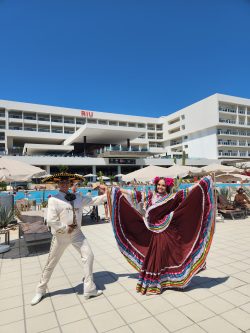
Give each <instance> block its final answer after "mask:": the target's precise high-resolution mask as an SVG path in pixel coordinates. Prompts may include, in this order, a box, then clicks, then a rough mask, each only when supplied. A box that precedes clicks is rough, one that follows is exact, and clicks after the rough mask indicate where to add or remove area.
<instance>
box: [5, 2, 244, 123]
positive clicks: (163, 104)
mask: <svg viewBox="0 0 250 333" xmlns="http://www.w3.org/2000/svg"><path fill="white" fill-rule="evenodd" d="M249 17H250V0H209V1H208V0H207V1H205V0H189V1H187V0H174V1H173V0H88V1H87V0H86V1H85V0H0V45H1V51H0V99H6V100H15V101H21V102H31V103H38V104H48V105H56V106H65V107H75V108H80V109H89V110H96V111H104V112H113V113H124V114H133V115H142V116H155V117H157V116H161V115H167V114H169V113H171V112H174V111H176V110H178V109H180V108H182V107H185V106H187V105H189V104H192V103H194V102H196V101H198V100H200V99H202V98H204V97H207V96H209V95H211V94H214V93H216V92H219V93H223V94H229V95H234V96H240V97H246V98H250V90H249V87H250V24H249V20H250V19H249Z"/></svg>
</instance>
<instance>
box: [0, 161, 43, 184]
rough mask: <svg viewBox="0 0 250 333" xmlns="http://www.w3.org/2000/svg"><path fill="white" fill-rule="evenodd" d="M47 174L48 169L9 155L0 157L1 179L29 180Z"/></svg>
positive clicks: (9, 180) (13, 180)
mask: <svg viewBox="0 0 250 333" xmlns="http://www.w3.org/2000/svg"><path fill="white" fill-rule="evenodd" d="M44 174H46V171H45V170H43V169H41V168H38V167H35V166H33V165H30V164H27V163H24V162H20V161H17V160H14V159H11V158H9V157H5V156H4V157H2V156H1V157H0V181H5V182H17V181H29V180H30V179H31V178H35V177H39V176H42V175H44Z"/></svg>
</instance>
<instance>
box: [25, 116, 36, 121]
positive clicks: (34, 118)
mask: <svg viewBox="0 0 250 333" xmlns="http://www.w3.org/2000/svg"><path fill="white" fill-rule="evenodd" d="M23 119H24V120H36V117H33V116H24V117H23Z"/></svg>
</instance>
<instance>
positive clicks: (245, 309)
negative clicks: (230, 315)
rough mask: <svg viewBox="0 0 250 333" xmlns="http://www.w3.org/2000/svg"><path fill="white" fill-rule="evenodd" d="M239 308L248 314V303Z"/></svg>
mask: <svg viewBox="0 0 250 333" xmlns="http://www.w3.org/2000/svg"><path fill="white" fill-rule="evenodd" d="M240 308H241V309H242V310H244V311H246V312H248V313H250V302H249V303H246V304H244V305H242V306H241V307H240Z"/></svg>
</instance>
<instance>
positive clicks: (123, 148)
mask: <svg viewBox="0 0 250 333" xmlns="http://www.w3.org/2000/svg"><path fill="white" fill-rule="evenodd" d="M106 151H121V152H122V151H138V152H146V151H148V148H144V147H139V146H130V147H126V146H120V145H119V146H111V147H110V146H106V147H104V148H101V149H100V150H98V153H104V152H106Z"/></svg>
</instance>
